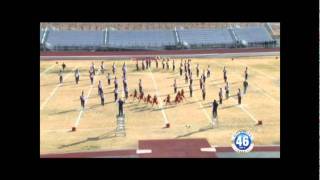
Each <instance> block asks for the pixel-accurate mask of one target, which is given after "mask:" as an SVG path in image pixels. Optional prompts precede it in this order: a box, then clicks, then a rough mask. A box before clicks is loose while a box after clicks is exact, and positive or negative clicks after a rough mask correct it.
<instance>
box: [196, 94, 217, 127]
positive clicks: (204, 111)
mask: <svg viewBox="0 0 320 180" xmlns="http://www.w3.org/2000/svg"><path fill="white" fill-rule="evenodd" d="M196 101H198V104H199V105H200V107H201V109H202V111H203V113H204V114H205V115H206V117H207V119H208V120H209V123H210V124H213V121H212V119H211V118H210V116H209V114H208V112H207V111H206V110H205V109H204V108H203V106H202V104H201V102H200V101H199V99H198V98H196Z"/></svg>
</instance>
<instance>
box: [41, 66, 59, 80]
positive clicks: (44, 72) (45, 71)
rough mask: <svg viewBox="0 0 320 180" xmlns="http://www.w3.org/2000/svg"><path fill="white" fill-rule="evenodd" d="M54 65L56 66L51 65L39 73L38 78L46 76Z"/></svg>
mask: <svg viewBox="0 0 320 180" xmlns="http://www.w3.org/2000/svg"><path fill="white" fill-rule="evenodd" d="M55 65H56V64H53V65H51V66H50V67H48V68H47V69H46V70H44V71H42V72H41V73H40V77H41V76H42V75H44V74H46V73H47V72H48V71H49V70H50V69H52V68H53V67H54V66H55Z"/></svg>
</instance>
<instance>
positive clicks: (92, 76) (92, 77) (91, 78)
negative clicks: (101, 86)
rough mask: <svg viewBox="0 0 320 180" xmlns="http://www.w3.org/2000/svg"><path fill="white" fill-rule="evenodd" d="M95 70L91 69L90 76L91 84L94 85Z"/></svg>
mask: <svg viewBox="0 0 320 180" xmlns="http://www.w3.org/2000/svg"><path fill="white" fill-rule="evenodd" d="M93 72H94V71H93ZM93 72H92V71H91V70H90V71H89V77H90V81H91V85H93V79H94V73H93Z"/></svg>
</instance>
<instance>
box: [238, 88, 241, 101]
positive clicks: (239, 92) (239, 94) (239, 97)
mask: <svg viewBox="0 0 320 180" xmlns="http://www.w3.org/2000/svg"><path fill="white" fill-rule="evenodd" d="M237 96H238V104H241V91H240V88H239V89H238V93H237Z"/></svg>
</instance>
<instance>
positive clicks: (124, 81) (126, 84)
mask: <svg viewBox="0 0 320 180" xmlns="http://www.w3.org/2000/svg"><path fill="white" fill-rule="evenodd" d="M122 83H123V88H126V87H127V86H128V82H127V78H126V77H123V81H122Z"/></svg>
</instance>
